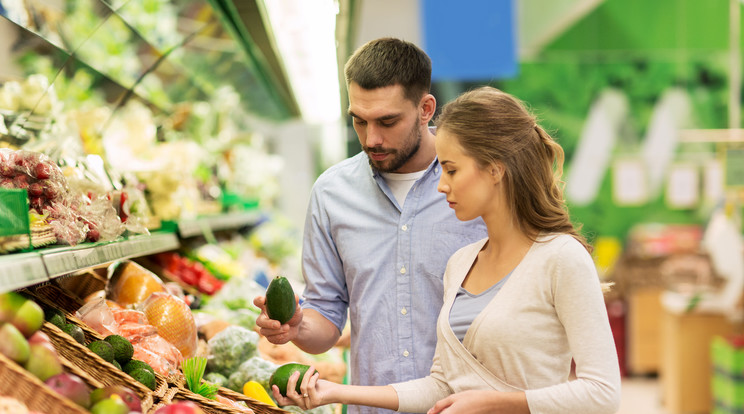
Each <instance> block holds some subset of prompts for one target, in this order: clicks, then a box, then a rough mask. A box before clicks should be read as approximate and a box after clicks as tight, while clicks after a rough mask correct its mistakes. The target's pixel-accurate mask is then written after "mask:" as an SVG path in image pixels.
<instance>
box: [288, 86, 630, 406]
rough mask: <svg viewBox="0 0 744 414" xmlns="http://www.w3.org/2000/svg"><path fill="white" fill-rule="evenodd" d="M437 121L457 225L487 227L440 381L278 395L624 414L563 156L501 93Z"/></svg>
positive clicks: (458, 259) (451, 272)
mask: <svg viewBox="0 0 744 414" xmlns="http://www.w3.org/2000/svg"><path fill="white" fill-rule="evenodd" d="M436 123H437V126H438V130H437V135H436V152H437V157H438V160H439V163H440V164H441V167H442V176H441V178H440V181H439V187H438V189H439V191H440V192H442V193H444V194H445V195H446V197H447V202H448V203H449V206H450V207H451V208H452V209H454V211H455V214H456V215H457V218H458V219H460V220H471V219H474V218H476V217H482V218H483V220H484V221H485V223H486V225H487V228H488V238H486V239H483V240H481V241H479V242H476V243H473V244H471V245H469V246H466V247H464V248H462V249H460V250H459V251H457V252H456V253H455V254H454V255H453V256H452V257H451V258H450V260H449V262H448V264H447V269H446V271H445V275H444V306H443V307H442V311H441V313H440V316H439V319H438V322H437V348H436V352H435V356H434V361H433V365H432V368H431V373H430V375H429V376H427V377H425V378H421V379H417V380H413V381H408V382H404V383H398V384H393V385H388V386H379V387H357V386H349V385H340V384H334V383H330V382H327V381H322V380H320V381H319V380H318V375H317V374H316V375H313V376H309V375H308V376H306V377H305V378H303V380H302V382H301V387H300V388H301V390H302V393H301V394H298V393H296V392H295V391H294V384H295V383H296V379H297V377H299V374H295V375H294V376H293V377H292V378H290V383H289V386H288V389H290V390H291V391H289V395H288V396H287V397H282V396H281V395H279V393H278V389H274V390H273V392H274V396H275V398H276V399H277V401H278V402H279V403H280V404H282V405H287V404H296V405H298V406H300V407H302V408H309V407H315V406H318V405H323V404H328V403H332V402H339V403H345V404H360V405H370V406H376V407H383V408H388V409H393V410H398V411H410V412H428V413H431V414H434V413H533V414H535V413H559V414H564V413H574V414H575V413H592V414H598V413H614V412H616V411H617V409H618V407H619V404H620V373H619V367H618V361H617V354H616V351H615V346H614V342H613V338H612V332H611V331H610V326H609V321H608V318H607V312H606V309H605V305H604V299H603V296H602V289H601V286H600V282H599V278H598V276H597V273H596V269H595V267H594V264H593V262H592V259H591V256H590V254H589V246H588V245H587V243H586V241H585V240H584V239H583V237H581V236H580V235H579V234H578V232H577V230H576V229H575V228H574V226H573V225H572V224H571V222H570V220H569V216H568V213H567V209H566V205H565V203H564V201H563V191H562V186H561V184H562V183H561V181H560V176H561V174H562V170H563V150H562V148H561V147H560V146H559V145H558V144H557V143H556V142H555V141H554V140H553V139H552V138H551V137H550V135H548V134H547V133H546V132H545V131H544V130H543V129H542V128H541V127H540V126H538V125H537V124H536V122H535V118H534V117H533V116H532V115H531V114H530V113H529V112H528V111H527V110H526V108H525V106H524V105H523V104H522V102H520V101H519V100H518V99H516V98H514V97H513V96H511V95H509V94H506V93H504V92H501V91H499V90H497V89H494V88H491V87H482V88H479V89H477V90H474V91H471V92H467V93H465V94H463V95H462V96H460V97H459V98H457V99H456V100H454V101H453V102H451V103H449V104H447V105H445V107H444V108H443V110H442V114H441V115H440V116H439V118H438V119H437V122H436ZM572 360H573V362H574V363H575V372H572V370H571V365H572ZM310 372H313V371H310ZM427 410H428V411H427Z"/></svg>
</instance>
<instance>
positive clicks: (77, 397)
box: [44, 372, 90, 408]
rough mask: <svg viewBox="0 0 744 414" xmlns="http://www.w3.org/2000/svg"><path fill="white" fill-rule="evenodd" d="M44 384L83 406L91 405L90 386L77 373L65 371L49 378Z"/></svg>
mask: <svg viewBox="0 0 744 414" xmlns="http://www.w3.org/2000/svg"><path fill="white" fill-rule="evenodd" d="M44 384H46V385H47V386H48V387H49V388H51V389H52V390H53V391H54V392H56V393H57V394H59V395H62V396H64V397H67V398H69V399H70V400H72V402H74V403H75V404H77V405H79V406H81V407H83V408H88V407H90V388H88V384H86V383H85V382H84V381H83V380H82V379H81V378H80V377H78V376H77V375H75V374H71V373H68V372H63V373H61V374H57V375H54V376H51V377H49V378H47V380H46V381H44Z"/></svg>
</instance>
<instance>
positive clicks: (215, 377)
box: [204, 372, 227, 387]
mask: <svg viewBox="0 0 744 414" xmlns="http://www.w3.org/2000/svg"><path fill="white" fill-rule="evenodd" d="M204 381H207V382H211V383H212V384H215V385H217V386H218V387H227V377H226V376H224V375H222V374H220V373H219V372H210V373H209V374H206V375H204Z"/></svg>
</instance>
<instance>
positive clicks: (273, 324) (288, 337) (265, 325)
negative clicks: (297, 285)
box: [253, 294, 302, 345]
mask: <svg viewBox="0 0 744 414" xmlns="http://www.w3.org/2000/svg"><path fill="white" fill-rule="evenodd" d="M295 301H297V308H296V310H295V313H294V315H292V318H291V319H290V320H288V321H287V323H285V324H282V323H280V322H279V321H277V320H275V319H270V318H269V315H267V314H266V297H265V296H256V297H255V298H254V299H253V304H254V305H256V306H257V307H258V308H259V309H261V314H260V315H258V318H257V319H256V325H257V326H258V327H259V328H260V331H259V332H260V333H261V335H263V336H265V337H266V339H268V340H269V342H271V343H272V344H277V345H281V344H286V343H287V342H289V341H292V340H294V339H295V338H297V335H298V333H299V330H300V323H301V322H302V309H301V308H300V304H299V302H300V300H299V297H298V296H297V294H295Z"/></svg>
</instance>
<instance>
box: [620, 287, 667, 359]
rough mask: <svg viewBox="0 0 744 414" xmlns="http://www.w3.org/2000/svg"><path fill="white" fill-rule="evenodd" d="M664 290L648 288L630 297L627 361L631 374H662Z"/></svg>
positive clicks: (637, 290)
mask: <svg viewBox="0 0 744 414" xmlns="http://www.w3.org/2000/svg"><path fill="white" fill-rule="evenodd" d="M663 291H664V290H663V289H662V288H661V287H658V286H648V287H642V288H637V289H634V290H633V291H632V292H630V294H629V295H628V299H627V300H628V323H627V325H628V326H627V341H628V342H627V345H628V355H627V361H628V371H629V372H630V373H631V374H656V373H658V372H659V365H660V364H661V363H660V361H659V359H660V351H659V350H660V348H661V333H660V331H661V318H662V314H663V313H664V309H663V308H662V306H661V293H662V292H663Z"/></svg>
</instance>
